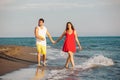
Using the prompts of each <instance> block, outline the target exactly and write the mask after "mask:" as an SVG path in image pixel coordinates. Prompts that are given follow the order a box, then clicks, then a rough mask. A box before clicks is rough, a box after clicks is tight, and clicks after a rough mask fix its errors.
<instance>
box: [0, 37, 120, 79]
mask: <svg viewBox="0 0 120 80" xmlns="http://www.w3.org/2000/svg"><path fill="white" fill-rule="evenodd" d="M54 39H56V38H54ZM79 39H80V40H81V44H82V46H83V51H77V52H76V54H75V55H74V59H75V64H76V68H75V69H74V70H72V69H64V68H63V66H64V64H65V60H66V57H67V54H66V53H62V52H61V47H62V45H63V40H62V41H60V42H59V43H58V44H56V45H52V44H51V43H50V41H49V40H47V41H48V46H49V47H48V50H47V58H48V61H47V65H48V67H49V68H37V64H36V65H32V66H29V67H28V68H23V69H20V70H17V71H14V72H11V73H8V74H5V75H3V76H0V78H1V80H120V55H119V54H120V37H80V38H79ZM8 41H9V42H8ZM7 42H8V43H7ZM0 44H3V45H4V44H10V45H11V44H15V45H23V46H32V47H35V39H34V38H20V39H19V38H16V39H15V38H14V39H12V38H11V39H8V38H2V39H0ZM32 54H34V55H35V54H36V53H32ZM113 62H114V65H112V63H113ZM59 67H60V68H59ZM13 76H14V77H13Z"/></svg>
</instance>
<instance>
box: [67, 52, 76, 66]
mask: <svg viewBox="0 0 120 80" xmlns="http://www.w3.org/2000/svg"><path fill="white" fill-rule="evenodd" d="M68 53H69V55H70V61H71V64H72V67H73V68H74V67H75V63H74V58H73V53H72V52H71V51H69V52H68Z"/></svg>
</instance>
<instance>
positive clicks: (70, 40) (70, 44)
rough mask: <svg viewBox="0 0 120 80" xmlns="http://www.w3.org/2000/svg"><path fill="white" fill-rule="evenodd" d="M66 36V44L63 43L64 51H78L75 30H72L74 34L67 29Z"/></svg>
mask: <svg viewBox="0 0 120 80" xmlns="http://www.w3.org/2000/svg"><path fill="white" fill-rule="evenodd" d="M65 36H66V38H65V41H64V45H63V49H62V50H63V51H64V52H68V51H71V52H73V53H74V52H76V42H75V34H74V31H73V32H72V34H69V33H68V32H67V31H66V35H65Z"/></svg>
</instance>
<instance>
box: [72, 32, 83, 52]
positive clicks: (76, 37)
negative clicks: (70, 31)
mask: <svg viewBox="0 0 120 80" xmlns="http://www.w3.org/2000/svg"><path fill="white" fill-rule="evenodd" d="M74 34H75V40H76V42H77V44H78V46H79V49H80V50H82V47H81V45H80V42H79V40H78V35H77V32H76V31H74Z"/></svg>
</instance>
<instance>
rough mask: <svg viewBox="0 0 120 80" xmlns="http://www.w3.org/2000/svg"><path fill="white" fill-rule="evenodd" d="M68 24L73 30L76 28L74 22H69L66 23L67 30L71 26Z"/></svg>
mask: <svg viewBox="0 0 120 80" xmlns="http://www.w3.org/2000/svg"><path fill="white" fill-rule="evenodd" d="M68 24H70V25H71V28H72V30H75V28H74V26H73V24H72V23H71V22H67V24H66V31H67V30H68V29H69V28H68Z"/></svg>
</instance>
